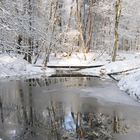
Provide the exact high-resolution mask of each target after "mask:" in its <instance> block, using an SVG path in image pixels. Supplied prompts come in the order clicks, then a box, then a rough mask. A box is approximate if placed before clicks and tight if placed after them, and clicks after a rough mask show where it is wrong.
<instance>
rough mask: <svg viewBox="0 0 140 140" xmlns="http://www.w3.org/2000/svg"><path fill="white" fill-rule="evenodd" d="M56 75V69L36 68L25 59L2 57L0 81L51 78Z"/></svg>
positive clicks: (0, 57)
mask: <svg viewBox="0 0 140 140" xmlns="http://www.w3.org/2000/svg"><path fill="white" fill-rule="evenodd" d="M53 73H55V70H54V69H50V68H42V67H35V66H34V65H31V64H29V63H28V62H26V61H24V60H23V59H20V58H16V57H14V56H9V55H7V54H3V55H0V79H5V78H20V77H26V78H27V77H35V76H37V75H46V76H50V75H52V74H53Z"/></svg>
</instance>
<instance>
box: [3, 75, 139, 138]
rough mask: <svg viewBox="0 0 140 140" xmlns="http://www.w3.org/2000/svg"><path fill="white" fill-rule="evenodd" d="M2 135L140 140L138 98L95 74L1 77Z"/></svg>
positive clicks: (11, 136) (8, 136)
mask: <svg viewBox="0 0 140 140" xmlns="http://www.w3.org/2000/svg"><path fill="white" fill-rule="evenodd" d="M0 140H140V103H137V102H136V101H135V100H133V99H131V98H130V97H129V96H128V95H127V94H125V93H124V92H122V91H120V90H119V88H118V87H117V83H116V82H115V81H113V80H101V79H99V78H97V77H82V76H81V77H47V78H44V77H42V78H38V79H28V80H27V79H21V80H12V81H8V80H4V81H2V80H1V81H0Z"/></svg>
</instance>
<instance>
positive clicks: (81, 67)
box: [47, 65, 104, 69]
mask: <svg viewBox="0 0 140 140" xmlns="http://www.w3.org/2000/svg"><path fill="white" fill-rule="evenodd" d="M102 66H104V65H94V66H47V67H48V68H78V69H87V68H97V67H102Z"/></svg>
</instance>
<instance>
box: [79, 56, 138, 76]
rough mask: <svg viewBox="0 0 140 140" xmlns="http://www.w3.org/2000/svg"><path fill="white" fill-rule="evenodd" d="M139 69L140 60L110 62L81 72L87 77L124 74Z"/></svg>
mask: <svg viewBox="0 0 140 140" xmlns="http://www.w3.org/2000/svg"><path fill="white" fill-rule="evenodd" d="M137 68H140V59H133V60H124V61H116V62H110V63H106V64H105V65H104V66H102V67H99V68H91V69H83V70H80V71H79V72H80V73H82V74H85V75H96V76H101V75H107V74H113V73H121V72H122V73H123V72H127V71H130V70H133V69H137Z"/></svg>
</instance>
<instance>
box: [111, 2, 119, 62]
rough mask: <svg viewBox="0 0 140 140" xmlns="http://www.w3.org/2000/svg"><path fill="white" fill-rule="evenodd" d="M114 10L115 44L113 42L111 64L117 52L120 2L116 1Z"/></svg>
mask: <svg viewBox="0 0 140 140" xmlns="http://www.w3.org/2000/svg"><path fill="white" fill-rule="evenodd" d="M115 9H116V17H115V42H114V48H113V55H112V61H113V62H114V61H115V60H116V55H117V50H118V47H119V34H118V27H119V19H120V15H121V0H117V1H116V5H115Z"/></svg>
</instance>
